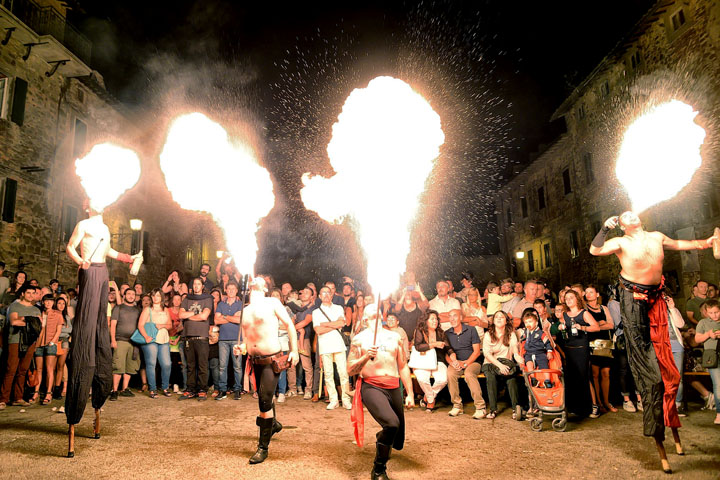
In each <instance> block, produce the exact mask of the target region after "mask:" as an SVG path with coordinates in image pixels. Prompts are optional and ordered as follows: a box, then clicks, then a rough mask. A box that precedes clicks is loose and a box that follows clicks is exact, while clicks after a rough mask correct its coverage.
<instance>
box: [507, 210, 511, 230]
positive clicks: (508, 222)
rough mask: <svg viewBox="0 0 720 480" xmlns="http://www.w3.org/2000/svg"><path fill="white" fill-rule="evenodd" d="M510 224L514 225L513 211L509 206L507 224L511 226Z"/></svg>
mask: <svg viewBox="0 0 720 480" xmlns="http://www.w3.org/2000/svg"><path fill="white" fill-rule="evenodd" d="M510 225H512V211H510V209H509V208H508V211H507V226H508V227H509V226H510Z"/></svg>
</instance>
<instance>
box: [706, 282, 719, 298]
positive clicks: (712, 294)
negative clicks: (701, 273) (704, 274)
mask: <svg viewBox="0 0 720 480" xmlns="http://www.w3.org/2000/svg"><path fill="white" fill-rule="evenodd" d="M718 293H720V291H718V286H717V285H715V284H714V283H708V289H707V298H709V299H711V298H718Z"/></svg>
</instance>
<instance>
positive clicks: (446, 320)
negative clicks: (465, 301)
mask: <svg viewBox="0 0 720 480" xmlns="http://www.w3.org/2000/svg"><path fill="white" fill-rule="evenodd" d="M435 289H436V290H437V297H435V298H433V299H432V300H430V309H431V310H435V311H436V312H438V314H439V315H440V328H442V329H443V330H448V329H449V328H450V311H451V310H460V302H459V301H458V300H457V299H455V298H452V297H451V296H450V285H448V282H447V281H446V280H438V281H437V283H435Z"/></svg>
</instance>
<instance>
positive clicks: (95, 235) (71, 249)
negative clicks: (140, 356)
mask: <svg viewBox="0 0 720 480" xmlns="http://www.w3.org/2000/svg"><path fill="white" fill-rule="evenodd" d="M83 208H84V210H85V211H86V212H87V213H88V214H89V216H90V217H89V218H87V219H86V220H82V221H80V222H78V224H77V225H76V226H75V230H74V231H73V233H72V236H71V237H70V240H69V241H68V244H67V249H66V250H67V254H68V256H69V257H70V258H71V259H72V260H73V261H74V262H75V263H77V264H78V266H79V267H80V268H79V269H78V286H79V288H78V300H77V307H76V309H75V320H74V321H73V341H72V343H71V344H70V352H69V353H68V357H67V366H68V388H67V397H66V398H65V416H66V417H67V423H68V425H69V428H68V457H73V456H75V425H76V424H78V423H80V420H81V419H82V417H83V413H84V411H85V404H86V403H87V399H88V396H89V394H90V387H91V386H92V406H93V408H94V409H95V435H94V437H95V438H100V408H101V407H102V406H103V404H104V403H105V400H107V398H108V396H109V395H110V391H111V390H112V380H113V376H112V350H111V348H110V331H109V329H108V322H107V306H108V271H107V266H106V265H105V259H106V258H107V257H110V258H114V259H116V260H120V261H121V262H125V263H132V262H133V260H135V258H136V257H139V256H140V254H137V255H133V256H130V255H128V254H127V253H119V252H117V251H115V250H113V249H112V248H111V247H110V231H109V230H108V227H107V225H105V223H104V222H103V218H102V212H97V211H95V210H93V209H92V208H90V206H89V202H88V201H87V200H86V201H85V203H84V204H83ZM78 246H79V247H80V253H78V250H77V249H78Z"/></svg>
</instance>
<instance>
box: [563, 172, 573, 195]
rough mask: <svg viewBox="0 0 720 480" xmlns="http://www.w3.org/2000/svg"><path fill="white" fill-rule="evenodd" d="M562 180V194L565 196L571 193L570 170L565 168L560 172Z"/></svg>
mask: <svg viewBox="0 0 720 480" xmlns="http://www.w3.org/2000/svg"><path fill="white" fill-rule="evenodd" d="M562 180H563V192H565V195H567V194H568V193H572V185H571V184H570V169H569V168H566V169H565V170H563V172H562Z"/></svg>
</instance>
